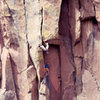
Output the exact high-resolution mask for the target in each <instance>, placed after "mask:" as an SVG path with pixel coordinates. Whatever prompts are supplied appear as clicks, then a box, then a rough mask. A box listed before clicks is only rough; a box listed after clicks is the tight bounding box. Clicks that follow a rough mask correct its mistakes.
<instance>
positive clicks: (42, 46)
mask: <svg viewBox="0 0 100 100" xmlns="http://www.w3.org/2000/svg"><path fill="white" fill-rule="evenodd" d="M40 48H41V49H42V50H43V51H48V49H49V44H48V43H45V46H44V45H41V46H40Z"/></svg>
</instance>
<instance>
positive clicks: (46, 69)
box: [45, 64, 49, 76]
mask: <svg viewBox="0 0 100 100" xmlns="http://www.w3.org/2000/svg"><path fill="white" fill-rule="evenodd" d="M48 74H49V66H48V64H45V76H48Z"/></svg>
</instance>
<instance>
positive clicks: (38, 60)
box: [25, 0, 44, 82]
mask: <svg viewBox="0 0 100 100" xmlns="http://www.w3.org/2000/svg"><path fill="white" fill-rule="evenodd" d="M25 9H26V20H27V27H26V28H27V40H28V44H29V53H30V57H31V59H32V61H33V63H34V66H35V68H36V71H37V76H38V80H39V82H40V78H41V77H42V78H43V74H44V73H42V71H41V70H43V68H44V61H43V53H42V51H41V49H40V47H39V46H40V45H42V35H41V32H42V30H41V27H42V26H41V23H42V8H41V5H40V1H39V0H34V1H33V0H28V1H27V0H25ZM40 69H41V70H40Z"/></svg>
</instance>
